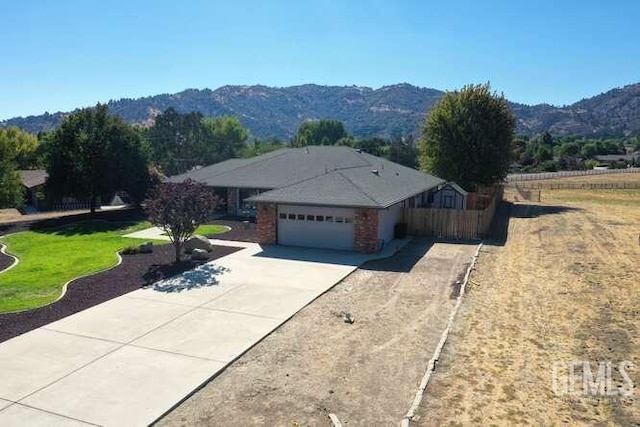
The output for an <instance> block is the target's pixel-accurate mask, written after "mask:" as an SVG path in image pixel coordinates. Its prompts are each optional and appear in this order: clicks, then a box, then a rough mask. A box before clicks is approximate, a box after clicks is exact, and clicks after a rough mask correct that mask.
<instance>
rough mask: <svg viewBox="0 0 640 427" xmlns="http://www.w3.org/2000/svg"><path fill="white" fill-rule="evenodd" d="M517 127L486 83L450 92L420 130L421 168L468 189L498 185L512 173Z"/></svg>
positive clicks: (503, 101) (502, 99) (509, 112)
mask: <svg viewBox="0 0 640 427" xmlns="http://www.w3.org/2000/svg"><path fill="white" fill-rule="evenodd" d="M515 124H516V121H515V118H514V116H513V113H512V112H511V110H510V108H509V105H508V103H507V101H506V99H505V98H504V96H503V95H498V94H496V93H494V92H491V88H490V86H489V84H488V83H487V84H483V85H469V86H465V87H464V88H462V89H461V90H459V91H453V92H448V93H446V94H445V96H444V97H443V98H442V99H441V100H440V101H439V102H438V103H437V104H436V105H435V106H434V108H433V109H432V110H431V111H430V112H429V114H428V116H427V117H426V119H425V121H424V123H423V125H422V127H421V140H420V154H421V155H420V165H421V168H422V169H424V170H426V171H429V172H431V173H434V174H435V175H437V176H440V177H442V178H444V179H446V180H449V181H455V182H457V183H458V184H459V185H461V186H462V187H464V188H465V189H466V190H470V191H473V190H475V189H476V187H477V186H478V185H491V184H493V183H496V182H499V181H501V180H502V179H504V177H505V176H506V175H507V172H508V170H509V164H510V162H511V155H512V142H513V138H514V129H515Z"/></svg>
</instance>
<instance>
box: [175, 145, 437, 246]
mask: <svg viewBox="0 0 640 427" xmlns="http://www.w3.org/2000/svg"><path fill="white" fill-rule="evenodd" d="M187 178H191V179H193V180H195V181H198V182H201V183H204V184H206V185H209V186H211V187H214V188H215V189H217V191H218V193H219V194H222V195H223V196H225V195H226V202H227V210H228V213H230V214H233V215H243V214H244V215H255V216H256V217H257V218H256V222H257V226H256V230H257V233H258V237H259V239H260V242H261V243H263V244H276V243H278V244H283V245H293V246H306V247H316V248H330V249H344V250H356V251H359V252H366V253H371V252H375V251H377V250H379V249H381V248H382V247H383V246H384V245H385V244H387V243H388V242H389V241H391V240H392V239H393V238H394V227H395V225H396V224H397V223H398V222H400V221H401V216H402V208H403V207H425V206H428V204H429V201H430V200H432V197H433V194H432V193H434V192H435V191H436V190H437V189H438V186H441V185H442V184H444V183H445V181H444V180H442V179H440V178H437V177H435V176H432V175H428V174H425V173H422V172H420V171H417V170H415V169H411V168H407V167H405V166H402V165H399V164H397V163H393V162H390V161H388V160H386V159H382V158H379V157H375V156H372V155H370V154H367V153H364V152H360V151H359V150H355V149H352V148H349V147H343V146H309V147H304V148H288V149H282V150H278V151H274V152H271V153H267V154H263V155H261V156H257V157H253V158H249V159H231V160H227V161H224V162H222V163H217V164H214V165H211V166H206V167H203V168H199V169H196V170H192V171H190V172H187V173H184V174H182V175H178V176H174V177H171V178H169V179H168V181H169V182H182V181H183V180H185V179H187Z"/></svg>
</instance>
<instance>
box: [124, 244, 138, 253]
mask: <svg viewBox="0 0 640 427" xmlns="http://www.w3.org/2000/svg"><path fill="white" fill-rule="evenodd" d="M138 252H140V250H139V249H138V247H137V246H135V245H131V246H127V247H126V248H124V249H123V250H122V252H120V253H121V254H122V255H134V254H137V253H138Z"/></svg>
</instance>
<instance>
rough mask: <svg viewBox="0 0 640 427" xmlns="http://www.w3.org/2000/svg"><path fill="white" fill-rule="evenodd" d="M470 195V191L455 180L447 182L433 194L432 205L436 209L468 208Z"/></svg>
mask: <svg viewBox="0 0 640 427" xmlns="http://www.w3.org/2000/svg"><path fill="white" fill-rule="evenodd" d="M468 195H469V193H467V192H466V191H465V190H464V189H463V188H462V187H460V186H459V185H458V184H456V183H455V182H447V183H446V184H445V185H442V186H440V187H439V188H438V190H437V191H436V192H435V193H434V194H433V203H432V204H431V207H432V208H434V209H457V210H465V209H467V196H468Z"/></svg>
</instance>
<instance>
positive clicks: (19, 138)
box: [0, 126, 42, 169]
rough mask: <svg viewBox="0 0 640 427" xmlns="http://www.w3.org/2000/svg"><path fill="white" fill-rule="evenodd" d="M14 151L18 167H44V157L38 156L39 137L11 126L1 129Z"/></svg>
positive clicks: (0, 131)
mask: <svg viewBox="0 0 640 427" xmlns="http://www.w3.org/2000/svg"><path fill="white" fill-rule="evenodd" d="M0 134H1V135H3V137H4V138H6V141H7V143H8V144H9V145H10V148H11V151H12V152H13V159H14V161H15V163H16V167H17V168H18V169H38V168H40V167H42V159H40V158H39V157H38V147H39V145H40V144H39V143H38V138H37V137H36V136H35V135H33V134H30V133H28V132H24V131H23V130H21V129H19V128H17V127H15V126H10V127H8V128H6V129H0Z"/></svg>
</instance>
